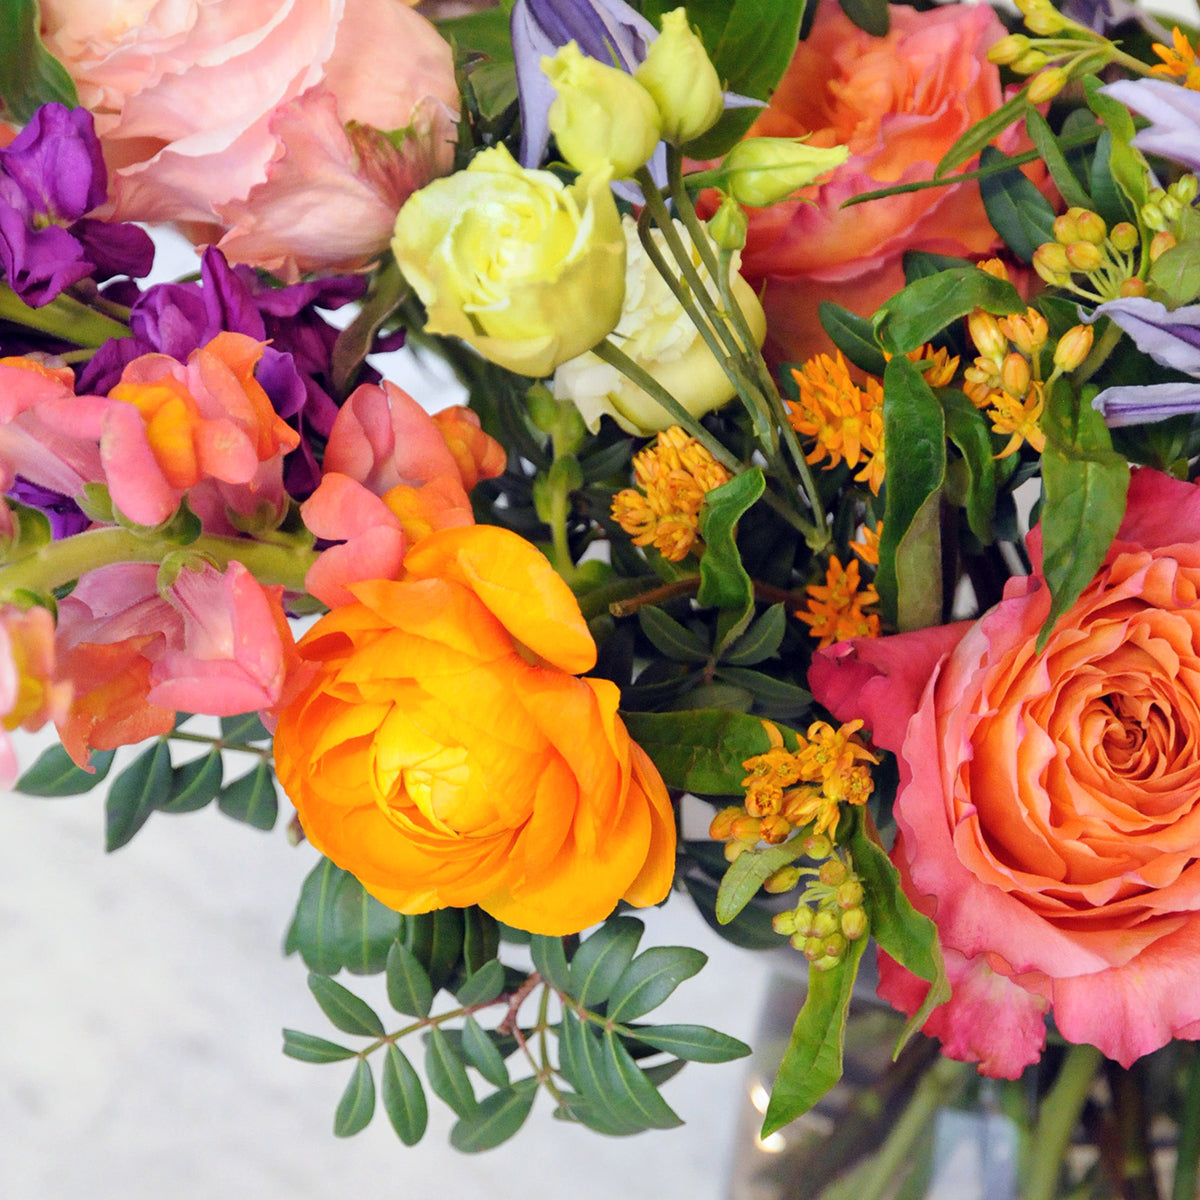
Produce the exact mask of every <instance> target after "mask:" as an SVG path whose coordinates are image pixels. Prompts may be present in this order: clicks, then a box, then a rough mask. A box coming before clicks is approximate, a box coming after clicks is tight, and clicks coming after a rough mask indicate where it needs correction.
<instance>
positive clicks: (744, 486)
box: [696, 467, 767, 612]
mask: <svg viewBox="0 0 1200 1200" xmlns="http://www.w3.org/2000/svg"><path fill="white" fill-rule="evenodd" d="M766 486H767V483H766V479H765V478H764V477H763V473H762V469H761V468H760V467H753V468H751V469H750V470H749V471H743V472H742V473H741V474H740V475H735V476H734V477H733V478H732V479H731V480H730V481H729V482H728V483H723V484H722V485H721V486H720V487H718V488H713V490H712V491H711V492H709V493H708V494H707V495H706V496H705V497H704V506H703V507H702V508H701V509H700V536H701V537H702V538H703V539H704V553H703V554H702V555H701V556H700V591H699V592H698V593H697V596H696V599H697V600H698V601H699V603H700V605H701V607H703V608H730V609H733V610H735V611H736V612H742V611H744V610H745V609H746V608H747V607H748V606H749V605H751V604H753V603H754V587H753V585H752V584H751V582H750V576H749V575H747V574H746V568H745V567H743V566H742V558H741V555H740V554H739V553H738V548H737V542H736V540H735V534H736V532H737V523H738V519H739V518H740V517H741V516H742V515H743V514H744V513H745V512H746V511H747V510H748V509H749V508H750V507H751V506H752V505H753V504H754V502H755V501H756V500H757V499H758V498H759V497H760V496H761V495H762V494H763V490H764V489H765V488H766Z"/></svg>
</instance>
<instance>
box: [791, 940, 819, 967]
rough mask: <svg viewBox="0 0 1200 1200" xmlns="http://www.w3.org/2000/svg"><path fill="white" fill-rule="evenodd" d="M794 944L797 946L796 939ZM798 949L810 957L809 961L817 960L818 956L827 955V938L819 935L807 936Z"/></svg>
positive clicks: (793, 941) (806, 956)
mask: <svg viewBox="0 0 1200 1200" xmlns="http://www.w3.org/2000/svg"><path fill="white" fill-rule="evenodd" d="M792 945H793V946H796V939H795V938H793V939H792ZM796 949H797V950H799V951H800V952H801V954H803V955H804V957H805V958H807V959H808V961H809V962H816V960H817V959H818V958H824V957H825V939H824V938H819V937H806V938H805V939H804V940H803V942H801V944H800V945H799V946H796Z"/></svg>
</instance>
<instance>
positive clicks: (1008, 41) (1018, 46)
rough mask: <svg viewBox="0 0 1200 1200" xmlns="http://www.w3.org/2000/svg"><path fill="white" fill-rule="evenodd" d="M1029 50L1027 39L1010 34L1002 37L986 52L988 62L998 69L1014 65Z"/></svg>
mask: <svg viewBox="0 0 1200 1200" xmlns="http://www.w3.org/2000/svg"><path fill="white" fill-rule="evenodd" d="M1028 50H1029V39H1028V38H1027V37H1026V36H1025V35H1024V34H1023V33H1010V34H1008V36H1007V37H1002V38H1001V39H1000V40H999V41H998V42H997V43H996V44H995V45H994V46H993V47H992V48H991V49H990V50H989V51H988V52H987V58H988V62H990V63H995V64H996V66H998V67H1003V66H1007V65H1008V64H1009V63H1015V62H1016V61H1017V59H1018V58H1020V57H1021V55H1022V54H1025V53H1027V52H1028Z"/></svg>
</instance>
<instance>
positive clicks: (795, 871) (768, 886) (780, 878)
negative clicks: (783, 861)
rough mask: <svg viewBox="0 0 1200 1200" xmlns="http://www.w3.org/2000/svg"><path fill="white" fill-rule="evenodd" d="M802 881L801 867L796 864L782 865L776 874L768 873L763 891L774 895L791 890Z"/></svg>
mask: <svg viewBox="0 0 1200 1200" xmlns="http://www.w3.org/2000/svg"><path fill="white" fill-rule="evenodd" d="M799 882H800V868H799V867H796V866H789V867H780V868H779V870H778V871H776V872H774V874H771V875H768V876H767V878H766V879H765V880H764V881H763V891H764V892H768V893H769V894H771V895H773V896H779V895H782V894H783V893H784V892H790V891H791V890H792V888H794V887H795V886H796V884H798V883H799Z"/></svg>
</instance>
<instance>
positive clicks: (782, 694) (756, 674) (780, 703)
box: [715, 667, 812, 717]
mask: <svg viewBox="0 0 1200 1200" xmlns="http://www.w3.org/2000/svg"><path fill="white" fill-rule="evenodd" d="M715 676H716V678H717V679H724V680H726V681H727V682H728V683H732V684H735V685H736V686H737V687H740V688H745V690H746V691H748V692H749V693H750V694H751V695H752V696H753V697H754V703H755V704H756V705H758V706H759V707H760V708H765V709H767V710H768V711H769V712H770V713H772V714H773V715H777V716H788V717H793V716H796V715H798V714H799V713H802V712H804V711H805V710H806V709H807V708H808V707H809V705H810V704H812V693H811V692H809V691H806V690H805V689H804V688H802V687H798V686H797V685H796V684H794V683H788V682H787V681H786V680H783V679H776V678H775V677H774V676H773V675H764V674H763V672H761V671H746V670H743V669H742V668H741V667H718V668H717V670H716V672H715Z"/></svg>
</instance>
